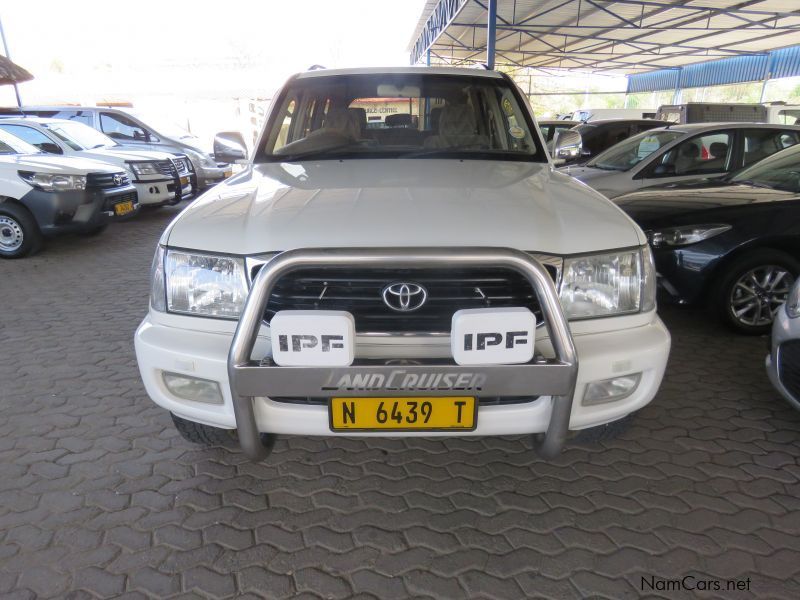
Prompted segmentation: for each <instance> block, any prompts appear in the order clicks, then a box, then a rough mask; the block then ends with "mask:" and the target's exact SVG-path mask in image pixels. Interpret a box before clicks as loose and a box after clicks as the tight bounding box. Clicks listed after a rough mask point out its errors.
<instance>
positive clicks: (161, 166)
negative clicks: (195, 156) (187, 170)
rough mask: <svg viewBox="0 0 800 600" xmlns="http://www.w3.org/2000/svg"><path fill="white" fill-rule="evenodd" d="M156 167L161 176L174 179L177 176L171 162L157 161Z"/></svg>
mask: <svg viewBox="0 0 800 600" xmlns="http://www.w3.org/2000/svg"><path fill="white" fill-rule="evenodd" d="M156 165H157V167H158V170H159V171H160V172H161V174H162V175H166V176H167V177H175V176H177V174H178V171H177V169H176V168H175V165H174V164H173V162H172V161H171V160H159V161H158V162H157V163H156Z"/></svg>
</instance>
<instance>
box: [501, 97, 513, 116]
mask: <svg viewBox="0 0 800 600" xmlns="http://www.w3.org/2000/svg"><path fill="white" fill-rule="evenodd" d="M503 112H504V113H506V114H507V115H508V116H509V117H510V116H511V115H513V114H514V107H513V106H511V100H509V99H508V98H503Z"/></svg>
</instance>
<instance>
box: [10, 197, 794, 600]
mask: <svg viewBox="0 0 800 600" xmlns="http://www.w3.org/2000/svg"><path fill="white" fill-rule="evenodd" d="M176 213H177V209H165V210H162V211H159V212H155V213H149V214H145V215H143V216H142V217H141V218H140V219H138V220H136V221H133V222H130V223H122V224H118V225H114V226H112V227H111V228H110V229H109V230H108V231H107V232H106V233H105V234H103V235H101V236H99V237H97V238H90V239H63V240H58V241H56V242H54V243H51V244H49V245H48V246H47V247H46V248H45V250H44V251H43V252H42V253H41V254H40V255H39V256H37V257H34V258H32V259H29V260H24V261H15V262H10V261H4V262H0V298H1V299H2V316H0V382H1V383H0V411H2V412H1V413H0V414H2V419H0V597H2V598H30V597H43V598H44V597H59V598H65V597H67V598H72V599H78V598H91V597H116V596H120V595H121V596H124V597H130V598H135V597H141V598H145V597H168V596H176V597H178V596H184V597H229V596H234V595H239V594H241V595H242V597H245V596H249V597H253V598H256V597H290V596H304V597H309V598H313V597H322V598H349V597H355V596H357V597H361V598H368V597H380V598H405V597H409V596H414V597H431V598H459V597H481V596H485V597H502V598H521V597H525V596H549V597H555V598H571V597H589V596H596V597H606V598H636V597H639V596H641V595H651V596H652V595H664V596H665V597H669V598H681V597H689V596H690V595H691V594H689V593H680V592H674V591H673V592H661V593H658V592H656V593H654V592H652V591H650V590H648V589H646V590H645V591H644V592H643V591H642V581H641V579H642V576H646V577H651V576H652V577H655V578H656V579H657V580H660V579H659V578H665V579H666V578H682V577H684V576H686V575H692V576H695V577H697V579H698V580H699V579H719V578H737V579H741V580H744V579H746V578H748V577H749V578H750V580H751V582H750V591H749V592H735V593H726V592H725V591H724V589H723V591H722V592H712V593H711V595H710V596H707V597H711V596H722V597H727V598H746V597H760V598H797V597H800V596H799V594H800V586H799V585H798V583H800V582H799V579H800V577H799V574H800V536H799V535H798V533H800V511H798V510H797V509H798V507H799V505H800V501H799V500H798V496H799V495H800V484H799V483H798V481H799V480H800V466H798V457H799V456H800V442H799V441H800V415H798V414H796V413H795V412H793V411H792V410H790V409H788V408H787V407H786V406H785V405H784V403H782V402H781V401H780V400H779V398H778V397H777V395H776V394H775V392H773V391H772V389H771V388H770V386H769V383H768V382H767V379H766V376H765V375H764V372H763V366H762V365H763V355H764V354H765V343H764V339H763V338H761V339H758V338H757V339H748V338H741V337H735V336H733V335H731V334H729V333H728V332H727V331H725V330H723V329H720V328H719V327H717V326H716V325H714V324H713V323H710V322H709V321H708V320H707V319H706V318H705V316H704V315H703V314H702V313H699V312H687V311H675V310H665V311H663V314H664V317H665V320H666V321H667V323H668V325H669V327H670V329H671V331H672V333H673V351H672V357H671V360H670V365H669V369H668V374H667V377H666V381H665V383H664V386H663V389H662V391H661V393H660V394H659V396H658V397H657V398H656V400H655V401H654V402H653V403H652V404H651V405H650V406H648V407H647V408H646V409H644V410H643V411H641V413H640V414H639V415H638V417H637V419H636V421H635V424H634V426H633V427H632V428H631V429H630V430H629V431H628V432H627V433H626V434H625V435H623V436H622V438H620V439H618V440H616V441H614V442H613V443H605V444H604V445H602V446H601V445H595V446H581V447H572V448H570V449H569V450H568V451H566V452H565V453H564V454H563V456H561V457H560V458H559V459H558V460H556V461H554V462H550V463H548V462H543V461H540V460H538V459H537V458H536V457H535V455H534V454H533V452H532V451H531V449H530V447H529V444H528V442H527V440H525V439H523V438H520V437H503V438H491V439H474V440H463V439H461V440H459V439H454V440H431V439H415V440H408V441H399V440H375V439H370V440H366V441H365V440H358V439H347V438H326V439H304V438H299V437H296V438H284V439H281V440H280V441H279V443H278V444H277V446H276V450H275V452H274V454H273V455H272V456H271V457H270V458H269V459H268V460H267V461H266V462H265V463H263V464H252V463H250V462H248V461H246V460H244V459H243V458H242V456H241V455H240V454H239V453H238V452H236V451H231V450H225V449H202V448H199V447H193V446H192V445H190V444H188V443H186V442H184V441H183V440H182V439H181V438H180V437H179V436H178V435H177V434H176V433H175V431H174V430H173V428H172V425H171V423H170V419H169V416H168V415H167V414H166V413H165V412H164V411H162V410H161V409H159V408H156V407H155V406H154V405H153V404H151V402H150V401H149V400H148V399H147V398H146V396H145V394H144V390H143V388H142V385H141V383H140V381H139V378H138V374H137V370H136V365H135V362H134V353H133V345H132V336H133V331H134V329H135V327H136V325H137V323H138V322H139V320H140V318H141V317H142V315H143V314H144V312H145V309H146V297H147V286H148V266H149V263H150V259H151V255H152V251H153V248H154V245H155V242H156V240H157V238H158V235H159V234H160V232H161V231H162V230H163V228H164V227H165V226H166V224H167V223H168V222H169V220H170V219H171V218H172V217H173V216H174V215H175V214H176ZM695 581H697V580H695ZM689 582H691V580H689ZM723 585H725V584H724V583H723Z"/></svg>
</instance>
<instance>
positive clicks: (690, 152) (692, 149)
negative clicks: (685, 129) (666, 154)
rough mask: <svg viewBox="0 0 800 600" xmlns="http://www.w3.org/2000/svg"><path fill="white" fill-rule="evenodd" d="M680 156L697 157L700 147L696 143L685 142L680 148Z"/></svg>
mask: <svg viewBox="0 0 800 600" xmlns="http://www.w3.org/2000/svg"><path fill="white" fill-rule="evenodd" d="M681 156H683V157H684V158H697V157H698V156H700V148H698V147H697V144H686V145H685V146H684V147H683V148H681Z"/></svg>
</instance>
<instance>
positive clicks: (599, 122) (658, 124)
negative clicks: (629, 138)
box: [576, 117, 669, 127]
mask: <svg viewBox="0 0 800 600" xmlns="http://www.w3.org/2000/svg"><path fill="white" fill-rule="evenodd" d="M576 123H578V124H580V125H608V124H613V123H646V124H648V125H649V124H651V123H655V124H656V125H655V126H656V127H664V126H665V125H669V121H662V120H660V119H626V118H625V117H618V118H616V119H592V120H591V121H576Z"/></svg>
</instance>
